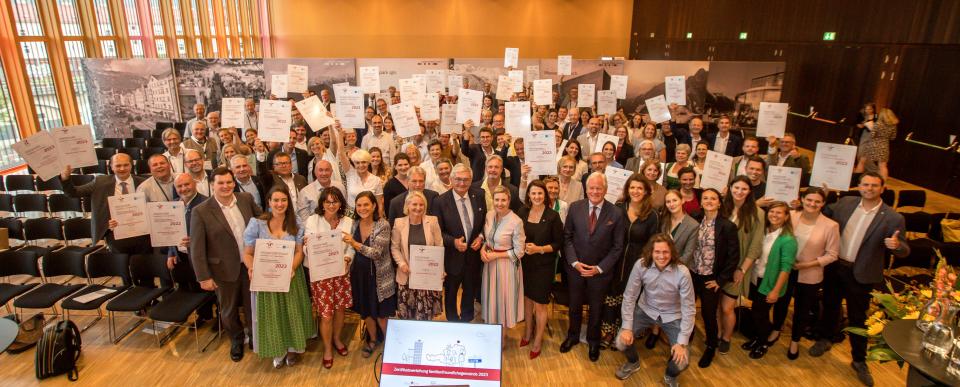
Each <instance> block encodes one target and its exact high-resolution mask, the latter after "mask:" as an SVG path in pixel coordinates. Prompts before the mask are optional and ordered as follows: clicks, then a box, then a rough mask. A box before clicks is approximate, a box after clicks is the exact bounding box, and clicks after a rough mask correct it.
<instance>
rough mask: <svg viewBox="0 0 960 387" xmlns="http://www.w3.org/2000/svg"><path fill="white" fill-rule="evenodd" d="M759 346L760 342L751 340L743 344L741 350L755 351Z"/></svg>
mask: <svg viewBox="0 0 960 387" xmlns="http://www.w3.org/2000/svg"><path fill="white" fill-rule="evenodd" d="M758 345H760V340H757V339H753V340H750V341H748V342H746V343H743V344H741V345H740V349H742V350H744V351H752V350H753V349H754V348H756V347H757V346H758Z"/></svg>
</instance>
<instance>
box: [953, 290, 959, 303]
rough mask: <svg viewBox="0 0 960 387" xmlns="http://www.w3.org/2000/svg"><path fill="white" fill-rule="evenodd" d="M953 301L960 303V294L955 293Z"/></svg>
mask: <svg viewBox="0 0 960 387" xmlns="http://www.w3.org/2000/svg"><path fill="white" fill-rule="evenodd" d="M953 300H954V301H958V302H960V292H953Z"/></svg>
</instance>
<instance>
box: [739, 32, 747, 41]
mask: <svg viewBox="0 0 960 387" xmlns="http://www.w3.org/2000/svg"><path fill="white" fill-rule="evenodd" d="M740 40H747V33H746V32H741V33H740Z"/></svg>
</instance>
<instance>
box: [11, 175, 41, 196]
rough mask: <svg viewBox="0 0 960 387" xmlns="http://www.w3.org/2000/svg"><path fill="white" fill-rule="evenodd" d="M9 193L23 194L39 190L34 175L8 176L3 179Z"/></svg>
mask: <svg viewBox="0 0 960 387" xmlns="http://www.w3.org/2000/svg"><path fill="white" fill-rule="evenodd" d="M3 180H4V185H5V186H6V190H7V192H11V193H14V194H16V193H22V192H35V191H36V190H37V186H36V184H35V183H36V182H35V181H34V180H33V175H6V176H4V178H3Z"/></svg>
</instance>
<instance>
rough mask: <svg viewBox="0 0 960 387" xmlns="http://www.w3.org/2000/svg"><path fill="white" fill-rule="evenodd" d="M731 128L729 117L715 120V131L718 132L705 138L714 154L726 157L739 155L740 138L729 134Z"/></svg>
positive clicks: (731, 123)
mask: <svg viewBox="0 0 960 387" xmlns="http://www.w3.org/2000/svg"><path fill="white" fill-rule="evenodd" d="M732 126H733V121H732V120H730V117H727V116H722V117H720V119H719V120H717V129H718V130H719V131H718V132H717V133H716V134H713V135H709V136H707V142H709V143H710V148H711V149H712V150H713V151H714V152H717V153H721V154H725V155H727V156H739V155H740V147H741V145H740V137H738V136H734V135H733V134H732V133H730V128H731V127H732Z"/></svg>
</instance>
